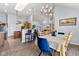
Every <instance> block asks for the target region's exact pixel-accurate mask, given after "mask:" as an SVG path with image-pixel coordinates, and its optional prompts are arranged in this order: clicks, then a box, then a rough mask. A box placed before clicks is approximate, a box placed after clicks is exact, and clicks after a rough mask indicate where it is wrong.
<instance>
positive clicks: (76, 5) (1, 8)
mask: <svg viewBox="0 0 79 59" xmlns="http://www.w3.org/2000/svg"><path fill="white" fill-rule="evenodd" d="M39 4H41V3H39ZM39 4H38V3H35V4H34V3H30V4H28V5H27V6H26V7H25V8H24V9H23V10H22V11H20V12H18V15H19V16H21V17H22V16H27V15H28V13H27V11H28V9H32V8H33V7H36V6H38V5H39ZM42 4H43V3H42ZM42 4H41V5H42ZM52 5H53V3H52ZM55 5H57V6H63V7H69V8H77V9H79V3H55ZM15 6H16V3H9V4H8V5H4V3H0V13H10V14H15V15H16V10H15V9H14V8H15ZM6 10H7V12H6Z"/></svg>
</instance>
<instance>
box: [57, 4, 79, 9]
mask: <svg viewBox="0 0 79 59" xmlns="http://www.w3.org/2000/svg"><path fill="white" fill-rule="evenodd" d="M56 5H57V6H63V7H69V8H76V9H79V3H56Z"/></svg>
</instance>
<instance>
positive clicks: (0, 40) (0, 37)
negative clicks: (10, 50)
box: [0, 32, 4, 47]
mask: <svg viewBox="0 0 79 59" xmlns="http://www.w3.org/2000/svg"><path fill="white" fill-rule="evenodd" d="M3 45H4V32H0V47H2V46H3Z"/></svg>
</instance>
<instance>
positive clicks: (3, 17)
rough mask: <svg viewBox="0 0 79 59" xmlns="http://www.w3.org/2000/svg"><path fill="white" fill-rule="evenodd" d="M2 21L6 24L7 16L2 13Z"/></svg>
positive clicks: (0, 19) (0, 17) (0, 16)
mask: <svg viewBox="0 0 79 59" xmlns="http://www.w3.org/2000/svg"><path fill="white" fill-rule="evenodd" d="M0 21H1V22H4V23H6V16H5V14H2V13H0Z"/></svg>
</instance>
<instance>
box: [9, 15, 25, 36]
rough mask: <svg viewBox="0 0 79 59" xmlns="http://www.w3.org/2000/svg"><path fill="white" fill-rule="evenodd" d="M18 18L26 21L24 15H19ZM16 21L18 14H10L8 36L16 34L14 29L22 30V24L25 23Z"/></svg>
mask: <svg viewBox="0 0 79 59" xmlns="http://www.w3.org/2000/svg"><path fill="white" fill-rule="evenodd" d="M18 20H20V21H21V22H24V21H26V19H25V18H22V17H18ZM16 22H17V18H16V15H13V14H8V36H12V35H14V31H21V26H22V25H23V24H19V25H17V24H16Z"/></svg>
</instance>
